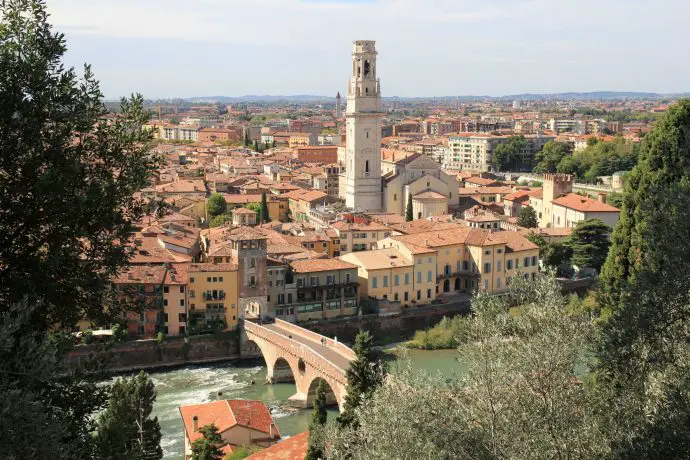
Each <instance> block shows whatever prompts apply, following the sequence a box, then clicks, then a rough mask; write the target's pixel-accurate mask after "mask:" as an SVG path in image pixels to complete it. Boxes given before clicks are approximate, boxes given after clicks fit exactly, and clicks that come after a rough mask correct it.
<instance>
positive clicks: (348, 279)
mask: <svg viewBox="0 0 690 460" xmlns="http://www.w3.org/2000/svg"><path fill="white" fill-rule="evenodd" d="M345 282H346V283H348V284H349V283H351V282H352V281H351V280H350V274H349V273H345Z"/></svg>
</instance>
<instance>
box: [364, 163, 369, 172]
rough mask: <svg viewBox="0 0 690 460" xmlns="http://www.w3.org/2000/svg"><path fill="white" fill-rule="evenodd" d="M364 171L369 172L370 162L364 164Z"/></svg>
mask: <svg viewBox="0 0 690 460" xmlns="http://www.w3.org/2000/svg"><path fill="white" fill-rule="evenodd" d="M364 171H365V172H369V160H367V161H365V162H364Z"/></svg>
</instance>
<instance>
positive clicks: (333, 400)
mask: <svg viewBox="0 0 690 460" xmlns="http://www.w3.org/2000/svg"><path fill="white" fill-rule="evenodd" d="M321 382H323V383H324V384H325V385H326V404H327V405H329V406H335V405H337V404H339V403H340V401H338V397H337V396H336V394H335V390H334V389H333V387H332V386H331V384H330V383H329V382H328V380H327V379H323V378H321V377H314V378H313V379H312V381H311V382H310V383H309V390H308V392H307V406H313V405H314V399H315V398H316V392H317V389H318V388H319V383H321ZM336 388H337V385H336ZM342 402H343V403H344V402H345V401H344V399H343V401H342Z"/></svg>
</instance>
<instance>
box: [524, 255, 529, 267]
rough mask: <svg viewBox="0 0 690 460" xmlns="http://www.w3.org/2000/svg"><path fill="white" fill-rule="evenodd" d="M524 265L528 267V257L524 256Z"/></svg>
mask: <svg viewBox="0 0 690 460" xmlns="http://www.w3.org/2000/svg"><path fill="white" fill-rule="evenodd" d="M525 267H529V257H525Z"/></svg>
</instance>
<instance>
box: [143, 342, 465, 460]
mask: <svg viewBox="0 0 690 460" xmlns="http://www.w3.org/2000/svg"><path fill="white" fill-rule="evenodd" d="M387 353H390V354H391V355H392V356H393V357H395V356H396V352H395V351H391V350H389V351H387ZM408 355H409V358H410V360H411V362H412V366H413V367H414V368H416V369H420V370H424V371H427V372H432V373H433V372H437V371H438V372H440V373H441V374H442V375H443V376H446V377H450V376H451V375H453V373H454V372H456V371H458V370H461V368H462V366H461V365H460V364H458V363H457V362H456V361H455V357H456V356H457V352H456V351H455V350H434V351H425V350H409V351H408ZM151 378H152V379H153V382H154V383H155V385H156V391H157V393H158V397H157V399H156V403H155V406H154V411H153V412H154V415H156V416H158V420H159V422H160V425H161V431H162V433H163V439H162V441H161V445H162V447H163V452H164V458H165V459H170V460H173V459H175V460H177V459H182V456H183V450H184V438H183V436H184V435H183V433H182V419H181V418H180V413H179V411H178V407H179V406H181V405H187V404H199V403H203V402H208V401H212V400H214V399H216V398H218V396H217V395H218V392H222V398H225V399H260V400H263V401H264V402H266V405H267V406H268V407H269V409H271V411H272V413H273V417H274V419H275V421H276V424H277V425H278V429H279V430H280V433H281V434H282V435H283V436H286V435H287V436H290V435H294V434H297V433H301V432H303V431H305V430H306V429H307V427H308V426H309V420H310V417H311V412H310V410H295V409H292V408H290V407H288V405H287V399H288V398H289V397H290V396H292V395H293V394H294V393H295V385H294V384H290V383H279V384H274V385H266V384H264V382H265V380H266V367H265V366H263V365H260V364H257V363H254V364H253V365H252V364H241V363H232V364H231V363H224V364H218V365H212V366H188V367H184V368H181V369H175V370H170V371H161V372H152V373H151ZM337 413H338V411H337V409H336V408H333V409H332V410H330V412H329V418H330V417H335V416H336V415H337Z"/></svg>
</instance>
